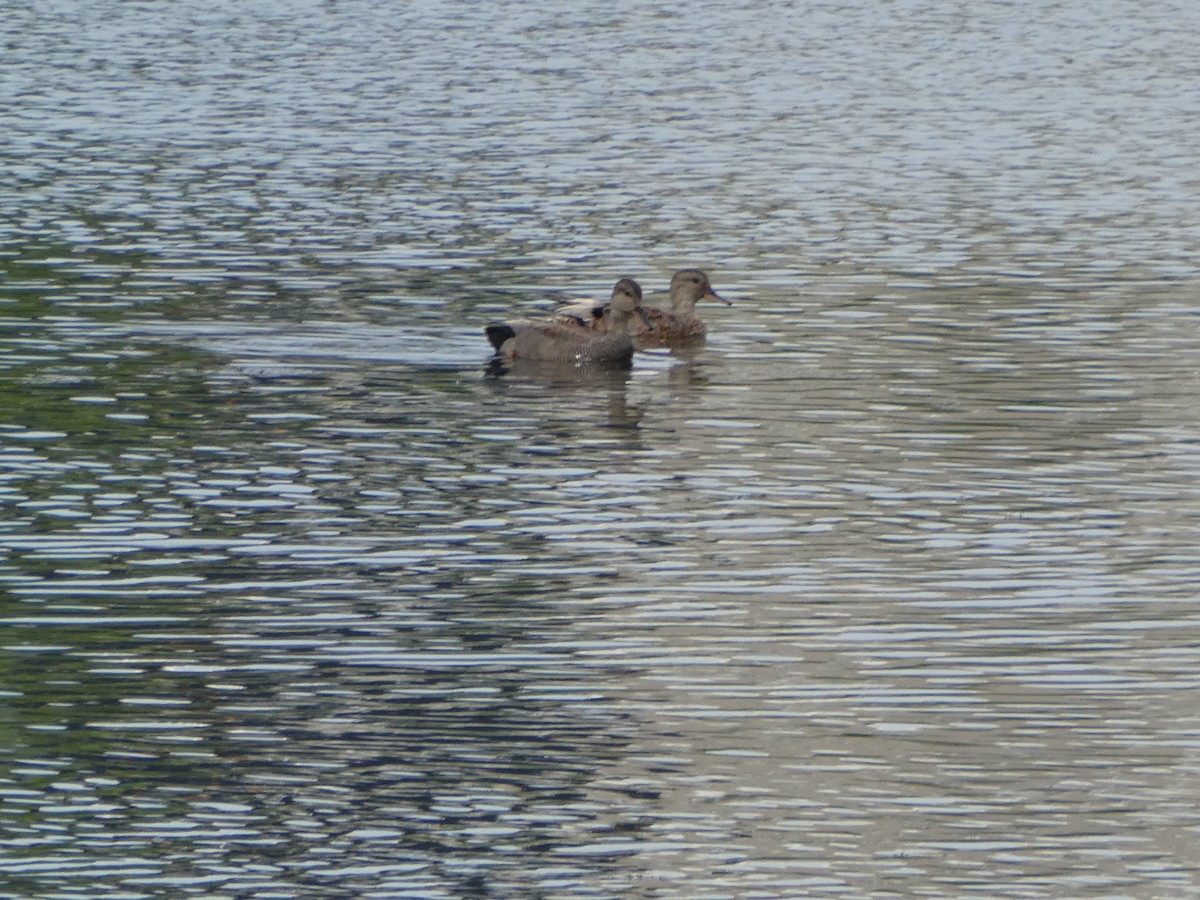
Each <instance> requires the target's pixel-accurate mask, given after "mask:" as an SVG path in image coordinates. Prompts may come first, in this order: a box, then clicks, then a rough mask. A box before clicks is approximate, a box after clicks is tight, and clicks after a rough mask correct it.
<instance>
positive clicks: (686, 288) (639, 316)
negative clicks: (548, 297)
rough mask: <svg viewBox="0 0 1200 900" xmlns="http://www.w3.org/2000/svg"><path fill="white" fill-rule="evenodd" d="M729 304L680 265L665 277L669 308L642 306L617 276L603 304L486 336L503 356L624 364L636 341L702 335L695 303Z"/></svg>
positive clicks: (493, 328) (633, 286) (656, 342)
mask: <svg viewBox="0 0 1200 900" xmlns="http://www.w3.org/2000/svg"><path fill="white" fill-rule="evenodd" d="M705 298H707V299H710V300H716V301H718V302H720V303H724V304H725V305H726V306H729V305H730V302H729V301H728V300H726V299H725V298H724V297H722V296H720V295H719V294H717V292H716V291H714V290H713V289H712V285H711V284H709V281H708V276H707V275H705V274H704V273H703V272H701V271H700V270H699V269H681V270H680V271H678V272H676V273H675V276H674V277H673V278H672V279H671V308H670V309H669V310H661V309H657V308H656V307H653V306H649V307H648V306H642V288H641V286H640V285H639V284H638V283H637V282H636V281H634V280H633V279H632V278H622V279H621V280H620V281H618V282H617V284H616V287H614V288H613V292H612V298H611V299H609V300H608V301H607V302H591V301H585V302H583V303H578V304H574V305H573V306H569V307H565V308H564V309H561V310H559V311H558V313H557V314H555V316H554V317H553V318H551V319H546V320H531V319H523V320H519V321H515V322H506V323H503V324H492V325H488V326H487V328H486V329H485V331H486V332H487V337H488V340H489V341H490V342H491V344H492V346H493V347H494V348H495V349H496V354H497V356H499V357H502V358H504V359H532V360H541V361H544V362H572V363H589V364H598V365H611V366H628V365H629V364H630V361H631V360H632V359H633V351H634V346H635V341H636V345H637V346H640V347H645V346H651V347H653V346H670V345H672V344H676V343H683V342H686V341H689V340H695V339H698V338H701V337H703V336H704V332H705V328H704V322H702V321H701V320H700V317H699V316H697V315H696V303H697V302H698V301H700V300H702V299H705Z"/></svg>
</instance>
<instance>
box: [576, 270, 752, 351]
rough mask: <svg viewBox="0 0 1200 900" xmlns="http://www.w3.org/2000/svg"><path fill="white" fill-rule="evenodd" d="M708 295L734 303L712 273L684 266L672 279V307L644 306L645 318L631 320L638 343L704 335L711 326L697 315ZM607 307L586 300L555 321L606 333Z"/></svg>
mask: <svg viewBox="0 0 1200 900" xmlns="http://www.w3.org/2000/svg"><path fill="white" fill-rule="evenodd" d="M706 298H707V299H709V300H716V301H717V302H718V303H724V304H725V305H726V306H732V305H733V304H732V303H731V302H730V301H729V300H726V299H725V298H724V297H722V296H721V295H720V294H718V293H717V292H716V291H714V290H713V288H712V284H710V283H709V280H708V276H707V275H705V274H704V273H703V272H701V271H700V270H699V269H680V270H679V271H678V272H676V273H675V274H674V276H672V278H671V308H670V309H669V310H662V309H659V308H657V307H654V306H647V307H644V309H645V315H644V316H643V317H642V318H643V321H637V320H634V321H633V322H632V323H631V326H630V328H631V331H632V334H633V336H634V338H635V339H636V343H637V345H638V346H639V347H644V346H651V347H652V346H655V345H656V344H665V343H672V342H680V341H687V340H689V339H695V338H701V337H703V336H704V334H705V331H706V330H707V329H706V328H705V327H704V322H703V320H702V319H701V318H700V317H699V316H698V315H696V303H697V302H699V301H700V300H703V299H706ZM607 309H608V304H607V303H603V302H594V301H586V300H585V301H582V302H580V303H575V304H572V305H570V306H566V307H563V308H562V309H560V310H559V311H558V313H557V314H556V315H555V317H554V321H555V322H557V323H559V324H561V325H565V326H567V327H573V328H576V329H580V328H583V329H587V330H589V331H599V332H604V331H606V330H607V328H608V321H607V319H608V317H607V315H606V313H605V311H606V310H607Z"/></svg>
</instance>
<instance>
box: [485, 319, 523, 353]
mask: <svg viewBox="0 0 1200 900" xmlns="http://www.w3.org/2000/svg"><path fill="white" fill-rule="evenodd" d="M483 330H484V331H485V332H486V333H487V339H488V340H489V341H490V342H491V344H492V346H493V347H495V348H496V350H499V349H500V348H501V347H503V346H504V342H505V341H507V340H508V339H509V338H512V337H516V336H517V332H516V331H515V330H513V327H512V326H511V325H503V324H501V323H499V322H493V323H492V324H491V325H488V326H487V327H485V328H484V329H483Z"/></svg>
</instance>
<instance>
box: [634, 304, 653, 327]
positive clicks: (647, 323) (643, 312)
mask: <svg viewBox="0 0 1200 900" xmlns="http://www.w3.org/2000/svg"><path fill="white" fill-rule="evenodd" d="M637 314H638V315H639V316H641V317H642V323H643V324H644V325H645V326H646V327H647V328H649V329H650V330H651V331H653V330H654V326H653V325H651V324H650V317H649V316H648V315H646V310H644V309H642V307H640V306H639V307H638V308H637Z"/></svg>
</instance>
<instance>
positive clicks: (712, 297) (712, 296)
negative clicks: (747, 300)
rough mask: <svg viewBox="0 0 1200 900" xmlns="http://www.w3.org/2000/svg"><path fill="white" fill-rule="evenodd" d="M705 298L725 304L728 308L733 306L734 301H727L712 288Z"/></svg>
mask: <svg viewBox="0 0 1200 900" xmlns="http://www.w3.org/2000/svg"><path fill="white" fill-rule="evenodd" d="M704 297H705V299H707V300H716V301H717V302H718V303H724V304H725V305H726V306H733V301H732V300H726V299H725V298H724V297H722V296H721V295H720V294H718V293H717V292H716V291H714V290H713V289H712V288H709V289H708V293H706V294H705V295H704Z"/></svg>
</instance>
